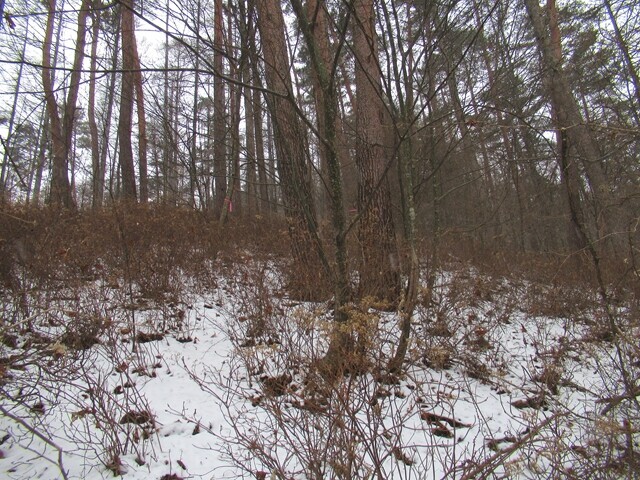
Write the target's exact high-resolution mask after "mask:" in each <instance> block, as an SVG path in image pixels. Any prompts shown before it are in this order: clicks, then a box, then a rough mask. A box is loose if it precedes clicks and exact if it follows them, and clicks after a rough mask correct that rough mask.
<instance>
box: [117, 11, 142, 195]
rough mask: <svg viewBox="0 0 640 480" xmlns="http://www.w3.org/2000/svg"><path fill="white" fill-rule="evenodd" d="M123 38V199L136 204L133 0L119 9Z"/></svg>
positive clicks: (120, 137)
mask: <svg viewBox="0 0 640 480" xmlns="http://www.w3.org/2000/svg"><path fill="white" fill-rule="evenodd" d="M120 19H121V27H120V28H121V34H122V70H123V72H122V85H121V90H120V116H119V119H118V141H119V145H120V151H119V162H120V174H121V176H122V198H124V199H127V200H131V201H136V199H137V197H138V195H137V191H136V173H135V167H134V163H133V146H132V144H131V132H132V129H133V125H132V124H133V122H132V116H133V101H134V88H135V78H134V69H135V67H136V62H135V54H134V51H135V43H136V39H135V25H134V15H133V0H123V1H122V3H121V6H120Z"/></svg>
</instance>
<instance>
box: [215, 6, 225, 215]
mask: <svg viewBox="0 0 640 480" xmlns="http://www.w3.org/2000/svg"><path fill="white" fill-rule="evenodd" d="M222 8H223V7H222V0H215V3H214V17H213V28H214V37H213V42H214V47H215V50H214V52H213V67H214V69H215V70H216V71H217V72H220V73H222V72H223V71H224V68H223V62H222V60H223V58H222V52H223V51H224V35H223V22H222ZM225 116H226V115H225V88H224V80H223V79H222V78H221V77H220V76H219V75H216V76H215V77H214V79H213V178H214V185H213V191H214V202H213V205H214V209H215V211H216V212H221V211H222V208H223V205H224V203H225V199H226V198H227V145H226V141H225Z"/></svg>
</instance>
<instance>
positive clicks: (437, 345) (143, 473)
mask: <svg viewBox="0 0 640 480" xmlns="http://www.w3.org/2000/svg"><path fill="white" fill-rule="evenodd" d="M245 260H246V259H245ZM38 295H40V296H43V297H44V296H46V297H47V298H46V301H45V300H44V299H43V298H40V301H39V305H42V306H43V307H35V308H34V309H33V311H32V312H31V317H30V318H28V319H27V320H25V321H28V322H29V323H30V325H29V328H28V329H23V332H22V333H21V332H17V331H15V332H14V333H11V332H4V337H3V343H4V346H3V347H2V357H3V358H2V360H3V370H2V376H3V387H2V388H3V393H4V395H3V398H2V409H3V414H4V415H3V416H2V418H0V437H1V445H0V476H2V477H3V478H8V479H9V478H11V479H14V478H15V479H26V478H38V479H59V478H64V477H65V476H66V478H82V479H98V478H111V477H113V476H114V474H115V475H123V476H124V477H125V478H130V479H149V478H155V479H166V480H170V479H180V478H194V479H217V478H258V479H260V478H420V479H422V478H434V479H441V478H462V479H473V478H578V477H582V478H616V477H618V476H620V477H621V478H634V477H633V476H631V477H630V475H637V473H636V474H632V473H629V472H631V471H632V470H627V469H626V468H625V465H627V464H628V463H629V457H630V456H633V455H637V450H636V449H637V447H638V442H639V441H640V435H639V434H638V428H639V426H640V424H639V423H638V413H639V410H638V408H637V399H636V398H635V397H633V398H632V396H626V397H625V390H624V386H623V384H622V382H623V380H621V376H622V375H629V376H631V377H632V379H633V381H637V378H638V375H639V372H640V368H639V367H640V357H638V352H639V346H638V341H637V339H638V338H639V335H638V334H639V333H640V331H639V330H638V325H637V324H635V325H633V324H631V323H630V321H631V316H632V311H631V309H630V308H628V307H626V306H619V307H618V308H617V310H616V315H618V317H619V319H620V321H621V322H624V323H625V327H626V328H625V329H624V332H625V338H626V340H624V339H622V340H620V341H616V342H612V341H611V338H608V335H607V332H606V328H604V327H603V322H604V320H603V319H602V315H603V313H602V310H601V308H600V307H599V306H598V301H597V299H595V298H594V295H595V294H594V293H592V292H589V291H584V290H580V289H572V288H563V287H560V286H551V285H540V284H534V283H531V282H527V281H524V280H516V279H513V278H511V279H504V278H491V277H489V276H486V275H483V274H480V273H478V272H477V271H475V269H474V268H472V267H470V266H469V265H465V264H462V263H455V262H453V263H450V264H449V265H447V267H446V268H445V269H443V270H442V271H441V272H440V273H439V274H438V275H437V281H436V284H435V286H434V287H433V289H432V290H431V291H429V292H426V291H422V292H421V295H422V304H421V305H420V307H419V308H418V310H417V311H416V314H415V316H414V322H413V327H414V331H413V336H412V345H411V349H410V353H409V356H408V359H407V363H406V365H405V369H404V371H403V372H402V374H400V375H398V376H394V377H392V378H389V376H385V375H383V374H382V373H380V372H382V369H381V368H380V369H378V368H377V366H376V365H381V362H382V361H383V359H385V358H389V356H390V355H391V353H392V350H393V345H394V342H395V338H396V337H397V323H398V321H399V320H398V316H397V315H396V314H394V313H389V312H384V311H379V310H376V308H374V306H370V305H363V304H360V305H357V306H354V307H353V314H352V315H351V318H353V319H354V322H355V323H354V325H355V326H354V327H353V328H354V330H353V331H354V332H356V334H357V335H359V340H358V345H359V348H362V349H364V355H365V356H366V357H367V358H369V360H370V363H369V364H368V367H367V368H366V370H363V371H362V372H352V373H350V374H347V375H345V376H344V377H343V378H340V379H333V380H326V379H322V378H320V376H319V375H318V374H317V373H316V374H314V371H313V364H314V363H313V362H314V359H317V358H319V356H321V355H322V352H323V351H324V349H325V348H326V343H327V338H328V335H327V332H328V330H329V329H330V325H331V323H330V305H329V304H328V303H323V304H309V303H299V302H294V301H291V300H289V299H287V297H286V295H284V294H283V291H282V286H281V285H280V283H279V274H278V271H277V268H275V267H274V266H273V264H272V263H271V262H270V261H259V260H250V261H245V262H244V263H242V264H237V265H228V266H227V267H226V271H225V272H224V275H220V276H218V277H216V278H213V279H211V281H210V284H209V285H199V286H197V285H193V287H192V290H191V291H190V289H189V288H185V290H184V292H183V293H182V294H181V295H180V296H179V297H176V298H172V299H166V300H164V301H160V300H158V299H156V300H151V299H149V298H145V297H144V296H143V295H141V294H140V293H139V292H136V291H135V289H132V288H130V286H127V285H124V284H122V283H121V282H118V281H113V280H112V281H106V280H94V281H88V282H85V283H84V284H83V285H82V286H75V287H74V288H73V289H71V288H65V287H62V286H61V287H60V288H59V289H56V290H54V291H50V292H39V293H38ZM427 296H428V298H427ZM69 325H75V326H74V327H73V328H70V327H69ZM27 331H28V332H29V333H25V332H27ZM620 355H623V356H626V357H629V358H630V360H633V359H635V362H634V361H629V362H625V368H624V369H621V368H620V364H619V363H618V362H619V360H620V359H621V358H622V357H620ZM636 393H638V392H636ZM598 472H600V474H601V475H602V476H599V473H598ZM625 472H626V473H625Z"/></svg>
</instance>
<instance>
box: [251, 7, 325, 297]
mask: <svg viewBox="0 0 640 480" xmlns="http://www.w3.org/2000/svg"><path fill="white" fill-rule="evenodd" d="M256 9H257V12H258V29H259V31H260V38H261V41H262V50H263V55H264V63H265V77H266V81H267V87H268V88H269V90H271V91H272V92H273V93H271V94H269V95H267V96H266V100H267V105H268V107H269V112H270V114H271V119H272V122H273V129H274V143H275V148H276V156H277V161H278V172H279V175H280V184H281V188H282V196H283V203H284V208H285V216H286V218H287V223H288V229H289V236H290V239H291V249H292V257H293V265H292V270H291V277H290V287H291V288H292V290H293V294H294V295H296V296H297V297H299V298H306V299H318V298H322V297H324V296H325V294H326V281H325V278H324V277H325V275H324V271H326V269H325V266H326V265H327V262H326V259H321V260H320V261H319V259H318V254H317V253H316V252H318V249H317V248H315V247H316V245H317V244H318V242H319V239H318V225H317V221H316V213H315V208H314V203H313V197H312V194H311V181H310V178H309V152H308V151H307V141H306V135H307V131H306V128H305V126H304V125H303V124H302V121H301V119H300V116H299V115H298V111H297V109H296V106H295V103H294V102H295V98H294V95H293V88H292V83H291V76H290V64H289V55H288V52H287V45H286V41H285V25H284V18H283V15H282V9H281V5H280V2H279V1H278V0H257V1H256Z"/></svg>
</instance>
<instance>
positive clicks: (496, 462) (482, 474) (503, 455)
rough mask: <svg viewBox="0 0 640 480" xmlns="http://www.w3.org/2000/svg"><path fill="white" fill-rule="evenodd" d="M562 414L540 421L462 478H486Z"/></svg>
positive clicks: (466, 479) (476, 479) (461, 479)
mask: <svg viewBox="0 0 640 480" xmlns="http://www.w3.org/2000/svg"><path fill="white" fill-rule="evenodd" d="M560 416H562V414H560V413H556V414H554V415H552V416H550V417H549V418H547V419H545V420H544V421H543V422H542V423H539V424H538V425H536V426H535V427H533V428H531V430H529V432H528V433H527V434H526V435H524V436H523V437H521V438H519V439H517V440H516V441H515V442H514V443H513V445H510V446H509V447H507V448H505V449H504V450H500V451H499V452H497V453H495V454H494V455H492V456H490V457H489V458H487V459H486V460H485V461H484V462H482V463H481V464H479V465H476V466H475V468H473V470H471V471H468V472H466V473H465V474H464V475H463V476H462V477H461V478H460V480H478V479H484V478H487V477H488V476H489V474H491V473H492V472H493V471H494V470H495V469H496V468H498V467H499V466H500V465H504V461H505V460H506V459H507V457H509V456H510V455H511V454H513V452H515V451H516V450H518V449H519V448H521V447H522V446H523V445H525V444H526V443H527V442H529V441H530V440H531V439H532V438H533V437H535V436H536V435H537V434H538V433H540V431H541V430H542V429H543V428H545V427H546V426H547V425H549V424H550V423H551V422H553V421H554V420H555V419H556V418H558V417H560Z"/></svg>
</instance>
